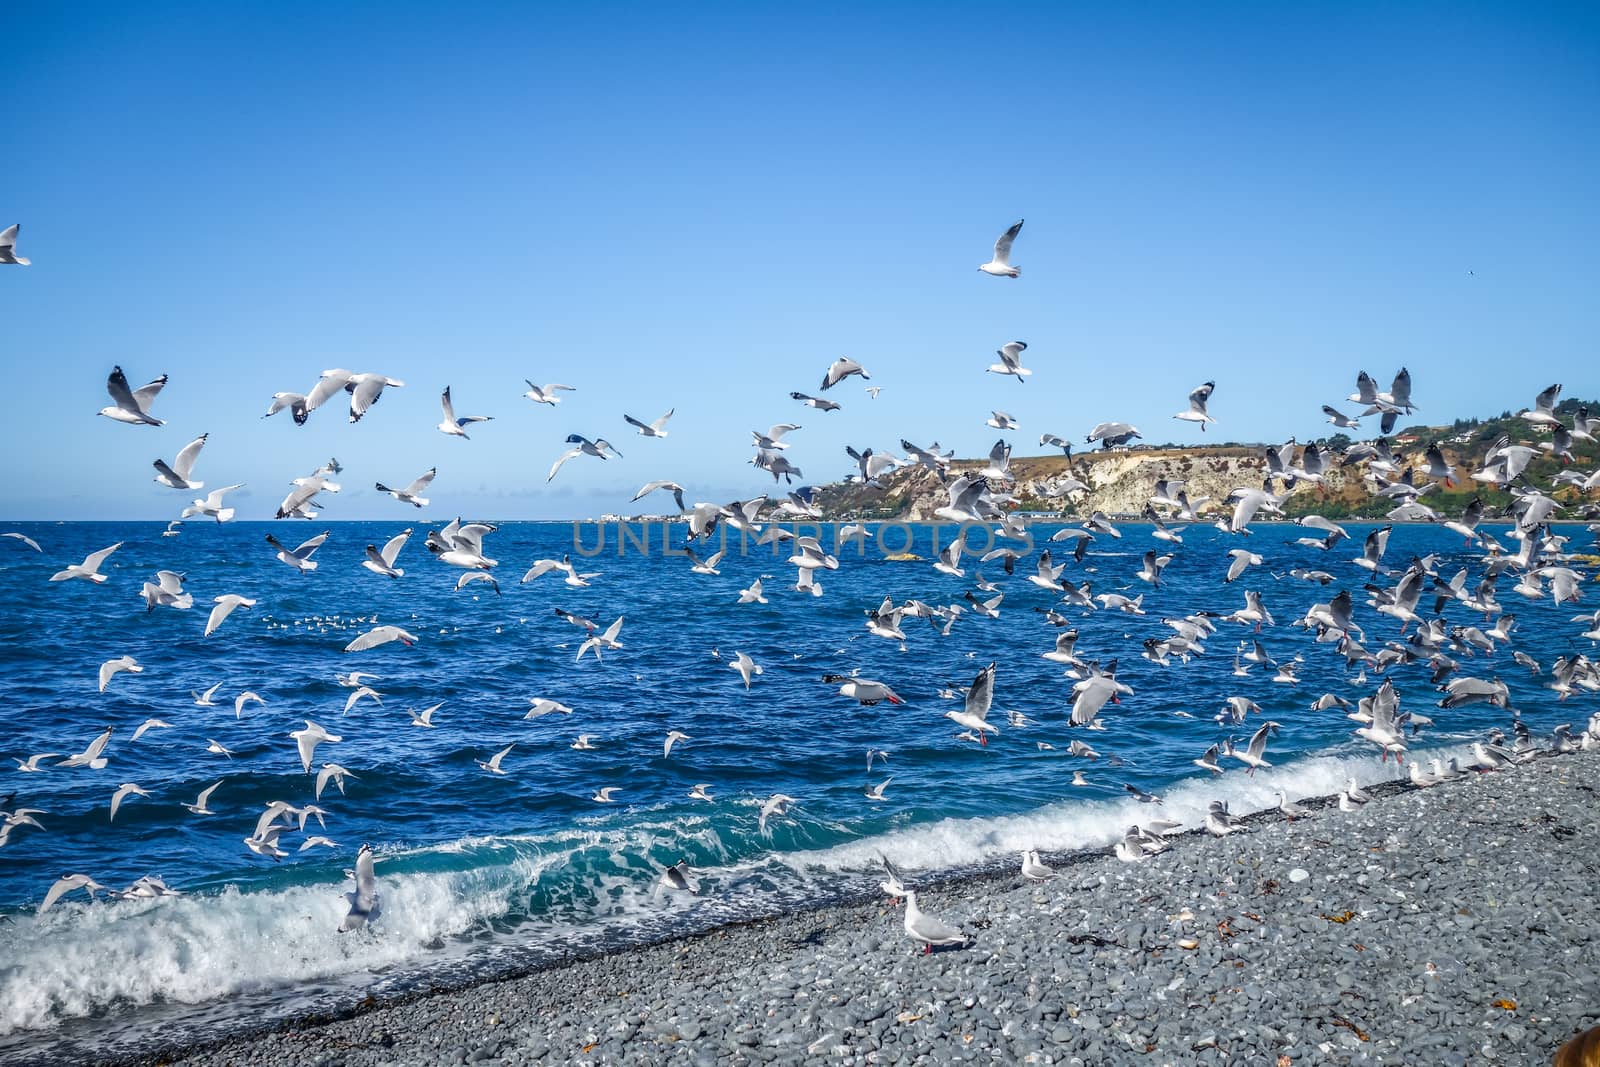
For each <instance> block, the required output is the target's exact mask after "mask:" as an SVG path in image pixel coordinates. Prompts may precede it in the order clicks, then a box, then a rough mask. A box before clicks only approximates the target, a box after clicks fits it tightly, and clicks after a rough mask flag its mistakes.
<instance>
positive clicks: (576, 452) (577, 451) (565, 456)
mask: <svg viewBox="0 0 1600 1067" xmlns="http://www.w3.org/2000/svg"><path fill="white" fill-rule="evenodd" d="M581 455H583V449H581V448H569V449H567V450H566V451H565V452H563V453H561V455H560V456H559V457H557V459H556V461H555V463H554V464H553V465H552V466H551V467H550V476H549V477H547V478H546V479H545V481H546V482H550V481H553V480H554V479H555V476H556V471H558V470H560V469H561V465H562V464H563V463H565V462H566V461H567V460H569V459H571V458H572V457H573V456H581Z"/></svg>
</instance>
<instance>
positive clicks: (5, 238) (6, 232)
mask: <svg viewBox="0 0 1600 1067" xmlns="http://www.w3.org/2000/svg"><path fill="white" fill-rule="evenodd" d="M21 228H22V225H21V223H16V222H13V223H12V224H11V225H10V226H7V227H6V228H5V229H3V230H0V263H9V264H11V265H13V266H17V267H26V266H27V265H28V264H29V263H30V262H32V261H31V260H29V259H28V258H27V257H25V256H19V255H17V231H18V230H20V229H21ZM41 910H42V909H41Z"/></svg>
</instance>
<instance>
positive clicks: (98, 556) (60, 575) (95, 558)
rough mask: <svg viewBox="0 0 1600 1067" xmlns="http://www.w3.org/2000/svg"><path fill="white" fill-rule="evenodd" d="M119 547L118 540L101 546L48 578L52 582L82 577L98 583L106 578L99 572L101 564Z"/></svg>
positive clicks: (120, 544)
mask: <svg viewBox="0 0 1600 1067" xmlns="http://www.w3.org/2000/svg"><path fill="white" fill-rule="evenodd" d="M121 547H122V542H121V541H118V542H117V543H116V544H114V545H112V546H111V547H110V548H102V549H101V550H100V551H98V552H91V553H89V554H88V555H87V556H85V557H84V558H83V562H82V563H73V564H70V565H69V566H68V567H67V569H66V570H61V571H56V572H55V573H54V574H52V575H51V576H50V580H51V581H52V582H64V581H67V580H68V579H71V578H83V579H85V580H86V581H90V582H93V583H95V584H96V585H100V584H101V583H103V582H105V580H106V576H105V575H103V574H101V573H100V567H101V565H102V564H103V563H105V561H106V557H107V556H109V555H111V553H113V552H115V551H116V550H117V549H119V548H121Z"/></svg>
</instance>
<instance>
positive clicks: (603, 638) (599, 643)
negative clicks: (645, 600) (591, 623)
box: [578, 615, 623, 659]
mask: <svg viewBox="0 0 1600 1067" xmlns="http://www.w3.org/2000/svg"><path fill="white" fill-rule="evenodd" d="M622 620H623V616H621V615H618V616H617V621H616V622H614V623H612V624H611V625H610V626H608V627H606V628H605V630H604V631H603V632H601V633H592V634H590V635H589V637H588V638H587V639H586V640H585V641H584V642H583V644H581V645H579V646H578V659H582V658H583V654H584V653H585V652H589V651H591V650H592V651H593V652H594V658H595V659H600V658H601V656H600V653H601V651H602V650H603V651H606V652H614V651H616V650H617V649H620V648H622V647H623V645H622V642H621V641H619V640H617V635H618V634H619V633H621V632H622Z"/></svg>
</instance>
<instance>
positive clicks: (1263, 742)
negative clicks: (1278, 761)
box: [1224, 722, 1278, 775]
mask: <svg viewBox="0 0 1600 1067" xmlns="http://www.w3.org/2000/svg"><path fill="white" fill-rule="evenodd" d="M1277 732H1278V724H1277V723H1275V722H1265V723H1262V724H1261V728H1260V729H1258V730H1257V731H1256V732H1255V733H1254V734H1252V735H1250V745H1249V747H1248V748H1247V749H1245V751H1243V752H1240V751H1238V750H1236V749H1235V748H1234V747H1233V745H1232V744H1231V743H1230V744H1229V745H1228V747H1227V750H1226V751H1225V753H1224V755H1228V756H1232V757H1233V758H1234V759H1236V760H1238V761H1239V762H1241V763H1244V764H1246V765H1248V766H1249V768H1250V770H1249V772H1248V773H1250V774H1252V775H1253V774H1255V773H1256V768H1257V767H1270V766H1272V764H1270V763H1268V762H1267V761H1266V759H1265V758H1264V757H1265V753H1266V751H1267V737H1268V735H1269V734H1270V735H1276V734H1277Z"/></svg>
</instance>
